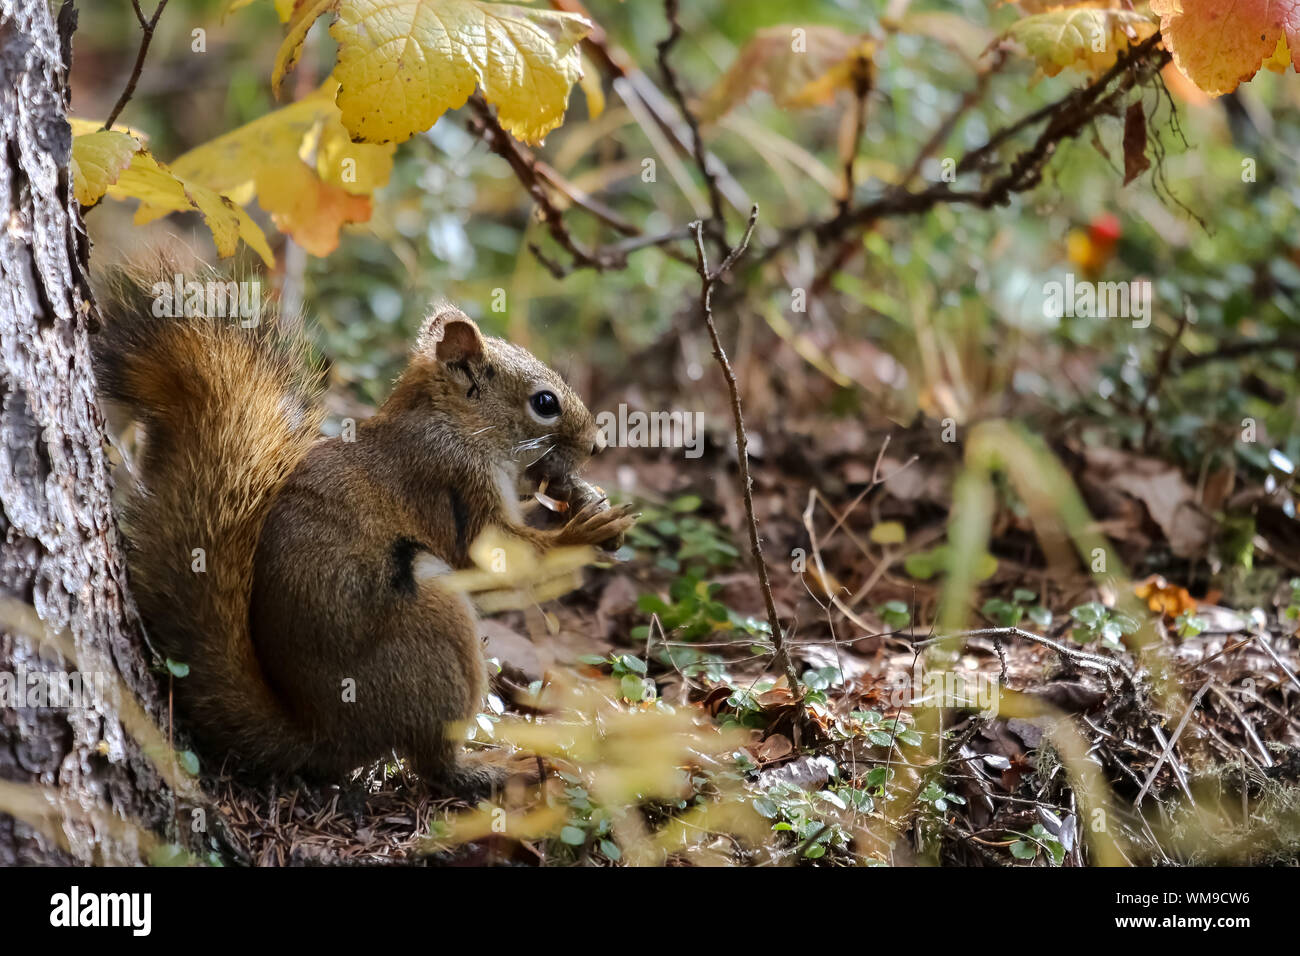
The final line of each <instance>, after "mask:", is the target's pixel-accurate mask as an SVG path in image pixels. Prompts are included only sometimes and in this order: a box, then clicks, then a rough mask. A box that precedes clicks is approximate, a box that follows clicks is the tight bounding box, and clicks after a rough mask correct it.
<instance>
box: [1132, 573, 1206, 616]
mask: <svg viewBox="0 0 1300 956" xmlns="http://www.w3.org/2000/svg"><path fill="white" fill-rule="evenodd" d="M1133 593H1135V594H1136V595H1137V596H1138V597H1140V598H1141V599H1142V600H1143V601H1145V602H1146V605H1147V607H1148V608H1150V609H1151V610H1152V611H1153V612H1155V613H1157V614H1163V615H1164V616H1165V617H1167V618H1170V619H1171V620H1172V619H1173V618H1176V617H1178V616H1179V615H1180V614H1191V613H1193V612H1195V610H1196V608H1197V607H1198V605H1197V602H1196V599H1195V598H1194V597H1192V596H1191V594H1189V593H1188V591H1187V589H1186V588H1180V587H1178V585H1176V584H1170V583H1169V582H1168V581H1166V580H1165V579H1164V578H1162V577H1161V576H1160V575H1158V574H1153V575H1151V576H1150V577H1149V578H1147V579H1146V580H1145V581H1143V582H1142V583H1141V584H1138V585H1137V586H1136V587H1135V588H1134V589H1133Z"/></svg>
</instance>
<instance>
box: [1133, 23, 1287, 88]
mask: <svg viewBox="0 0 1300 956" xmlns="http://www.w3.org/2000/svg"><path fill="white" fill-rule="evenodd" d="M1151 10H1152V12H1153V13H1156V14H1158V15H1159V16H1160V29H1161V31H1162V33H1163V35H1164V41H1165V44H1166V45H1167V46H1168V47H1169V51H1170V52H1171V53H1172V54H1173V57H1174V65H1176V66H1177V67H1178V69H1180V70H1182V71H1183V74H1184V75H1185V76H1186V77H1187V78H1188V79H1190V80H1191V81H1192V82H1193V83H1195V84H1196V85H1197V86H1198V87H1200V88H1201V89H1202V90H1204V91H1205V92H1206V93H1209V94H1210V95H1211V96H1221V95H1222V94H1224V93H1231V92H1232V91H1233V90H1235V89H1236V88H1237V84H1239V83H1241V82H1242V81H1244V80H1249V79H1250V78H1251V77H1253V76H1254V75H1255V74H1256V73H1257V72H1258V71H1259V68H1260V66H1261V65H1267V66H1269V67H1270V68H1271V69H1275V70H1276V69H1277V68H1278V65H1279V63H1280V64H1281V65H1282V68H1283V69H1285V63H1286V62H1288V60H1289V62H1291V63H1292V64H1293V65H1294V66H1295V67H1296V69H1297V70H1300V4H1297V3H1295V2H1294V0H1235V2H1234V3H1232V4H1228V5H1226V6H1225V4H1224V3H1223V0H1152V2H1151ZM1282 44H1285V45H1286V49H1287V50H1289V51H1290V57H1289V58H1288V59H1286V60H1279V57H1282V56H1285V52H1284V50H1283V49H1282ZM1266 61H1267V62H1266Z"/></svg>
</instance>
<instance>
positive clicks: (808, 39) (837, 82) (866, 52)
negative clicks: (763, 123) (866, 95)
mask: <svg viewBox="0 0 1300 956" xmlns="http://www.w3.org/2000/svg"><path fill="white" fill-rule="evenodd" d="M873 52H874V47H873V44H872V43H871V42H870V41H869V40H867V39H865V38H864V37H862V36H855V35H852V34H847V33H844V32H843V31H841V30H839V29H836V28H835V27H827V26H793V25H786V26H777V27H769V28H767V29H765V30H759V31H758V32H757V33H755V34H754V36H753V37H751V38H750V40H749V42H748V43H746V44H745V46H744V47H743V48H742V49H741V51H740V54H739V55H738V56H737V57H736V62H735V63H733V64H732V65H731V68H730V69H729V70H727V72H726V73H725V74H724V75H723V77H722V78H721V79H720V80H719V81H718V82H717V83H716V84H714V86H713V89H711V90H710V91H709V93H708V94H707V95H706V96H705V98H704V103H703V106H702V109H701V115H702V117H703V118H704V119H708V120H712V119H716V118H717V117H719V116H722V115H723V114H724V113H727V112H728V111H730V110H732V109H734V108H735V107H736V106H737V105H739V104H740V103H742V102H744V101H745V100H746V99H748V98H749V96H750V94H751V93H754V92H755V91H757V90H765V91H766V92H767V93H768V94H770V95H771V97H772V99H773V100H774V101H775V102H776V104H777V105H778V106H783V107H789V108H797V107H806V106H813V105H816V104H818V103H826V102H829V101H830V99H831V98H832V97H833V96H834V94H835V91H836V90H840V89H851V88H852V87H853V86H854V84H855V82H856V81H857V80H858V79H859V78H864V79H868V80H869V79H870V71H871V69H872V65H871V57H872V55H873Z"/></svg>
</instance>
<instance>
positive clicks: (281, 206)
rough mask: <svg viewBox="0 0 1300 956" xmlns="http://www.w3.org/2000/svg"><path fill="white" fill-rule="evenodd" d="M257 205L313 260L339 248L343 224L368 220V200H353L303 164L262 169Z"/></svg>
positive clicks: (295, 163)
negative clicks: (308, 253) (340, 230)
mask: <svg viewBox="0 0 1300 956" xmlns="http://www.w3.org/2000/svg"><path fill="white" fill-rule="evenodd" d="M257 195H258V203H259V204H260V205H261V206H262V208H263V209H265V210H266V211H267V212H269V213H270V214H271V217H272V218H273V219H274V220H275V224H276V226H277V227H278V228H279V229H280V231H281V232H286V233H288V234H289V235H291V236H293V238H294V241H295V242H297V243H298V244H299V245H300V246H302V247H303V248H304V249H306V250H307V251H308V252H310V253H311V254H312V255H313V256H322V257H323V256H327V255H329V254H330V253H331V252H333V251H334V250H335V249H336V248H337V247H338V244H339V229H340V228H342V227H343V225H344V224H345V223H349V222H365V221H366V220H367V219H369V218H370V197H369V196H353V195H352V194H350V193H348V192H346V191H344V190H343V189H342V188H340V187H338V186H335V185H334V184H333V183H327V182H325V181H323V180H322V179H321V178H320V177H319V176H317V175H316V173H315V171H314V170H313V169H312V168H311V167H310V166H308V165H307V164H306V163H303V162H300V161H299V160H296V159H295V160H290V161H289V162H286V163H280V164H278V165H270V166H265V167H263V168H262V170H261V171H260V172H259V173H258V176H257Z"/></svg>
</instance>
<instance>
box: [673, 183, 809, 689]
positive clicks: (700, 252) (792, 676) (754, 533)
mask: <svg viewBox="0 0 1300 956" xmlns="http://www.w3.org/2000/svg"><path fill="white" fill-rule="evenodd" d="M757 223H758V206H757V205H755V206H754V207H753V208H752V209H751V210H750V212H749V222H748V223H746V225H745V234H744V235H743V236H741V237H740V242H738V243H737V244H736V245H735V246H733V247H732V248H731V249H729V250H728V251H727V253H726V255H725V257H724V258H723V260H722V263H721V265H719V266H718V268H717V269H714V270H712V271H710V269H709V255H708V253H707V252H706V251H705V249H704V223H703V222H700V221H699V220H696V221H695V222H694V223H692V224H691V228H692V230H693V231H694V233H695V254H696V258H697V271H698V272H699V274H700V312H701V313H702V315H703V316H704V324H705V326H706V327H707V328H708V330H709V339H710V340H711V341H712V343H713V357H714V358H716V359H717V360H718V366H719V367H720V368H721V369H722V374H723V377H724V378H726V380H727V392H728V394H729V395H730V397H731V415H732V418H733V419H734V420H735V423H736V457H737V459H738V460H739V462H740V490H741V493H742V494H743V496H744V499H745V514H746V516H747V517H748V519H749V550H750V553H751V554H752V555H753V557H754V567H755V570H756V572H757V573H758V586H759V588H760V590H762V592H763V603H764V604H765V605H766V606H767V623H768V625H769V626H770V627H771V629H772V644H773V645H774V646H775V647H776V662H777V665H778V666H779V667H780V668H781V670H782V671H783V672H784V673H785V675H786V679H787V680H788V681H789V682H790V692H791V693H798V689H799V675H798V673H796V671H795V669H794V662H793V661H792V660H791V659H790V655H789V654H787V653H786V647H785V635H784V633H783V632H782V631H781V620H780V618H778V617H777V613H776V601H775V599H774V598H773V597H772V583H771V582H770V581H769V580H768V577H767V565H766V564H765V563H764V561H763V546H762V544H760V542H759V538H758V519H757V518H756V517H755V516H754V494H753V488H752V480H751V479H750V477H749V441H748V438H747V437H746V435H745V418H744V415H743V413H742V411H741V407H740V388H739V386H738V385H737V384H736V373H735V372H734V371H732V368H731V362H729V361H728V360H727V353H726V351H725V350H724V349H723V348H722V340H721V339H720V338H719V337H718V327H717V326H716V325H715V324H714V322H713V287H714V286H715V285H717V284H718V280H719V279H721V278H722V277H723V276H724V275H726V274H727V272H728V270H730V269H731V267H732V266H733V265H735V264H736V262H737V260H739V259H740V257H741V256H743V255H744V254H745V250H746V249H747V248H748V247H749V240H750V237H752V236H753V234H754V226H755V225H756V224H757Z"/></svg>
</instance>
